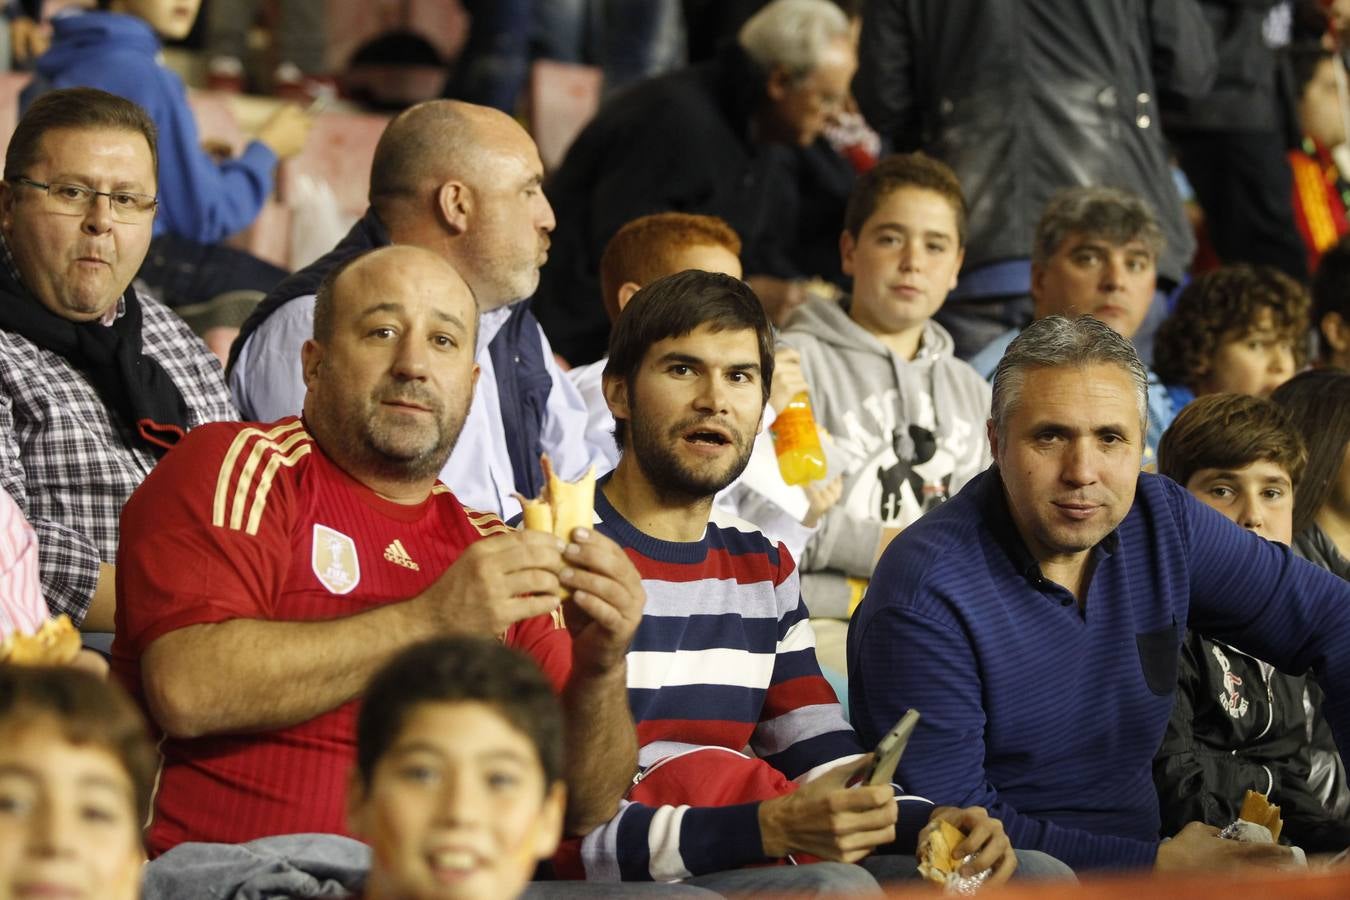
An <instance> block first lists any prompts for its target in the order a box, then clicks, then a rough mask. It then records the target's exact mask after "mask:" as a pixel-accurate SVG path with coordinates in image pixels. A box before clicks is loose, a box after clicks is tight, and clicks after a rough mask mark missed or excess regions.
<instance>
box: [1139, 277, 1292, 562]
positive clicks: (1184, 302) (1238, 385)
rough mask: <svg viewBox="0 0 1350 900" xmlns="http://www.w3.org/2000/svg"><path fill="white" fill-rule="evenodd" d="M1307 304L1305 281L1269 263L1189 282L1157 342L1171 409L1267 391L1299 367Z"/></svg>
mask: <svg viewBox="0 0 1350 900" xmlns="http://www.w3.org/2000/svg"><path fill="white" fill-rule="evenodd" d="M1308 306H1309V299H1308V292H1307V290H1306V289H1304V287H1303V285H1301V284H1299V283H1298V282H1297V281H1295V280H1294V279H1292V278H1290V277H1289V276H1288V275H1285V274H1284V273H1283V272H1281V271H1280V270H1278V269H1276V268H1273V267H1271V266H1248V265H1234V266H1224V267H1222V268H1219V269H1215V270H1213V271H1210V272H1206V273H1204V274H1203V275H1201V276H1199V277H1198V278H1196V279H1195V280H1194V281H1192V282H1191V283H1190V284H1188V285H1186V288H1185V289H1184V290H1183V291H1182V292H1181V296H1180V297H1179V298H1177V305H1176V308H1175V309H1173V310H1172V314H1171V315H1170V316H1168V317H1167V320H1166V321H1165V322H1163V324H1162V326H1161V327H1160V328H1159V329H1158V336H1157V339H1156V342H1155V344H1154V346H1155V347H1156V348H1157V351H1158V352H1157V359H1156V362H1155V363H1154V365H1153V371H1154V372H1155V373H1156V374H1157V376H1158V378H1159V380H1161V381H1162V383H1163V384H1164V385H1165V386H1166V390H1167V392H1168V394H1169V395H1170V396H1171V400H1172V407H1173V409H1175V410H1178V411H1180V410H1181V408H1182V407H1184V406H1185V405H1186V404H1187V403H1190V402H1191V401H1192V400H1194V399H1195V398H1196V397H1197V396H1200V395H1202V394H1220V393H1227V394H1251V395H1253V396H1257V397H1269V396H1270V393H1271V391H1273V390H1275V389H1276V388H1277V387H1279V386H1280V385H1282V384H1284V383H1285V382H1286V381H1288V380H1289V379H1290V378H1292V377H1293V375H1294V373H1295V372H1297V371H1298V370H1299V369H1301V368H1303V364H1304V356H1305V352H1306V347H1307V335H1308ZM1178 483H1180V484H1185V482H1178ZM1286 543H1288V542H1287V541H1286Z"/></svg>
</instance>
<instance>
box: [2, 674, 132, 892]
mask: <svg viewBox="0 0 1350 900" xmlns="http://www.w3.org/2000/svg"><path fill="white" fill-rule="evenodd" d="M157 762H158V760H157V757H156V754H155V749H154V746H153V745H152V744H151V742H150V738H149V736H148V735H147V733H146V729H145V723H144V721H143V720H142V719H141V716H140V713H139V712H137V710H136V707H135V706H134V705H133V704H132V702H131V699H130V698H129V697H127V696H126V694H124V693H123V692H122V690H121V689H120V688H118V687H117V686H116V685H115V684H111V683H109V682H106V681H104V680H102V679H101V678H98V677H97V676H95V675H92V674H89V673H87V672H81V671H77V670H75V669H69V668H23V667H17V666H0V897H7V898H8V897H13V898H16V900H19V898H37V897H62V898H68V900H79V898H89V900H94V898H97V900H135V898H136V897H138V896H139V895H140V886H141V868H142V865H143V864H144V862H145V851H144V849H143V848H142V846H141V823H142V822H143V821H145V817H146V815H147V814H148V812H149V809H150V793H151V790H152V786H153V784H154V778H155V769H156V765H157Z"/></svg>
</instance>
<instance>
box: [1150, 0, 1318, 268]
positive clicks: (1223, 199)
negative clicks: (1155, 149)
mask: <svg viewBox="0 0 1350 900" xmlns="http://www.w3.org/2000/svg"><path fill="white" fill-rule="evenodd" d="M1199 4H1200V7H1201V9H1202V10H1203V12H1204V15H1205V18H1206V20H1208V22H1209V31H1210V33H1211V34H1212V35H1213V37H1214V43H1215V49H1216V50H1217V53H1218V72H1217V76H1216V78H1215V81H1214V86H1213V89H1212V90H1211V91H1209V92H1208V93H1206V94H1204V95H1202V96H1197V97H1190V98H1187V101H1186V102H1179V103H1174V104H1168V105H1166V115H1165V117H1164V123H1165V125H1166V130H1167V136H1168V138H1170V139H1171V142H1172V146H1173V147H1174V148H1175V150H1176V154H1177V160H1178V161H1179V162H1180V164H1181V168H1182V170H1183V171H1184V172H1185V173H1186V178H1187V180H1188V181H1190V183H1191V187H1192V188H1193V189H1194V190H1195V195H1196V199H1197V200H1199V202H1200V206H1201V207H1202V208H1203V209H1204V211H1205V227H1206V229H1207V233H1208V235H1209V239H1210V241H1211V243H1213V245H1214V250H1215V252H1216V253H1217V254H1218V257H1219V259H1220V261H1222V262H1225V263H1239V262H1245V263H1254V264H1264V265H1271V266H1274V267H1275V268H1277V269H1279V270H1280V271H1282V272H1284V273H1285V274H1287V275H1289V276H1290V277H1292V278H1294V279H1297V280H1299V281H1307V279H1308V267H1307V263H1306V258H1307V257H1306V254H1305V253H1304V250H1303V247H1302V246H1301V244H1300V242H1299V240H1298V236H1297V231H1296V229H1295V227H1294V214H1293V208H1292V206H1291V201H1290V197H1291V195H1292V191H1291V178H1290V173H1289V162H1288V160H1287V159H1286V158H1285V148H1286V137H1285V134H1284V127H1283V117H1282V115H1281V96H1280V92H1281V85H1280V84H1279V82H1278V76H1277V72H1278V57H1277V55H1276V48H1278V47H1282V46H1284V45H1285V44H1287V43H1289V34H1290V26H1291V24H1292V15H1291V10H1290V6H1289V2H1288V0H1199Z"/></svg>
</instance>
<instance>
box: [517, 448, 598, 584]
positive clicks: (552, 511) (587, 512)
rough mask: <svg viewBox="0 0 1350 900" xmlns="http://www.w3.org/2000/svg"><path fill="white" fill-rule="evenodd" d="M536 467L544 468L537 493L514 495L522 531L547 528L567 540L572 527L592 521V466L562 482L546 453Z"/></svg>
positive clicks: (593, 511)
mask: <svg viewBox="0 0 1350 900" xmlns="http://www.w3.org/2000/svg"><path fill="white" fill-rule="evenodd" d="M539 466H540V468H542V469H543V470H544V489H543V491H542V492H541V493H540V496H538V497H536V498H534V499H529V498H527V497H520V496H519V495H517V498H518V499H519V500H520V507H521V519H522V520H523V522H524V524H525V530H526V531H547V532H549V533H550V534H553V535H556V536H557V537H560V538H562V539H563V540H564V541H570V540H571V539H572V531H573V529H576V528H590V527H591V526H592V525H593V524H595V469H594V467H592V468H589V469H587V470H586V474H585V475H583V476H581V478H579V479H577V480H576V481H564V480H562V479H561V478H559V477H558V474H557V473H556V472H554V471H553V463H552V462H551V461H550V460H549V458H548V454H547V453H545V454H544V455H542V456H541V457H539ZM564 599H566V597H564Z"/></svg>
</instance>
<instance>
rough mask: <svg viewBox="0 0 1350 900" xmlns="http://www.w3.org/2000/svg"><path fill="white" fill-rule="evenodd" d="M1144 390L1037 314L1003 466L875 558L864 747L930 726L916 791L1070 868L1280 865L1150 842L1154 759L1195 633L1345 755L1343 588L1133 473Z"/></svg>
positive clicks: (1179, 840)
mask: <svg viewBox="0 0 1350 900" xmlns="http://www.w3.org/2000/svg"><path fill="white" fill-rule="evenodd" d="M1146 391H1147V376H1146V374H1145V369H1144V367H1143V365H1142V363H1141V362H1140V361H1139V358H1138V355H1137V354H1136V353H1135V351H1134V349H1133V347H1132V346H1131V345H1130V343H1129V342H1128V341H1127V340H1126V339H1125V338H1123V337H1121V336H1120V335H1119V334H1118V333H1117V332H1115V331H1113V330H1112V329H1111V328H1110V327H1108V326H1107V325H1105V324H1103V323H1102V322H1100V321H1098V320H1097V319H1094V318H1092V317H1090V316H1083V317H1081V318H1078V319H1066V318H1063V317H1061V316H1050V317H1047V318H1045V319H1041V320H1039V321H1037V322H1035V323H1033V324H1032V325H1031V326H1030V327H1029V328H1027V330H1025V331H1024V332H1022V334H1021V336H1020V337H1018V339H1017V340H1016V341H1014V342H1013V344H1012V345H1011V346H1010V347H1009V348H1008V352H1007V354H1006V355H1005V356H1004V357H1003V360H1002V362H1001V363H1000V364H999V367H998V371H997V373H996V374H995V377H994V396H993V410H992V415H991V418H990V421H989V427H988V432H989V434H988V437H989V442H990V447H991V450H992V452H993V456H994V461H995V462H994V465H993V466H992V467H991V468H989V469H988V470H986V471H985V472H984V473H983V474H981V475H979V476H977V477H976V478H975V479H974V480H973V481H971V482H970V483H969V484H968V485H967V486H966V487H965V489H964V490H962V491H961V492H960V494H958V495H957V496H956V497H955V498H954V499H953V500H951V501H949V502H948V503H947V504H945V505H944V506H942V507H941V508H939V509H937V510H934V511H933V512H932V513H930V514H929V515H927V516H925V517H923V518H922V519H920V520H919V521H918V522H916V523H915V524H914V525H911V526H910V527H909V528H908V529H906V530H905V532H904V533H903V534H901V535H900V537H899V538H897V539H896V540H895V541H894V542H893V543H892V544H891V546H890V547H889V548H888V549H887V551H886V553H885V555H884V556H883V557H882V559H881V562H880V564H879V565H878V567H877V570H876V573H875V575H874V576H873V578H872V581H871V586H870V588H869V590H868V593H867V596H866V598H865V599H864V600H863V603H862V605H861V606H860V607H859V609H858V611H857V613H856V614H855V616H854V618H853V622H852V624H851V626H850V629H849V644H848V650H849V674H850V676H851V677H850V682H849V689H850V702H851V708H852V712H853V719H852V721H853V724H854V726H855V727H856V728H857V729H858V732H859V735H860V736H861V737H862V739H863V742H864V744H866V743H868V742H870V741H873V740H875V739H876V738H877V737H878V736H879V735H880V734H882V733H884V730H885V729H886V728H889V727H890V724H891V723H892V722H893V721H895V718H896V717H897V716H898V715H899V714H900V713H902V712H903V711H904V710H905V709H906V707H914V708H915V709H918V710H919V711H920V712H921V713H922V714H923V719H922V721H921V722H920V723H919V727H918V729H917V731H916V732H915V734H914V738H913V740H912V741H911V742H910V745H909V749H908V750H907V751H906V753H905V756H904V758H903V760H902V761H901V764H900V773H899V774H900V779H901V781H902V782H903V783H904V784H905V786H906V788H907V789H909V790H911V791H914V792H916V793H919V794H922V795H923V796H926V797H929V798H930V799H932V800H933V801H934V802H936V803H943V804H952V805H957V806H969V805H978V806H983V807H985V808H987V809H988V810H989V812H990V814H991V815H993V816H995V817H997V818H999V819H1000V820H1002V821H1003V823H1004V826H1005V828H1006V829H1007V831H1008V835H1009V837H1010V838H1011V839H1012V841H1013V844H1014V845H1015V846H1018V847H1026V848H1034V849H1037V850H1042V851H1045V852H1047V853H1050V854H1051V855H1053V856H1055V857H1058V858H1059V859H1061V860H1063V861H1065V862H1067V863H1068V864H1069V865H1071V866H1072V867H1073V868H1074V869H1075V870H1080V869H1094V868H1097V869H1101V868H1131V867H1135V868H1137V867H1146V866H1154V867H1156V868H1158V869H1181V868H1214V867H1224V866H1228V865H1233V864H1236V863H1239V862H1241V863H1266V864H1274V865H1278V864H1281V863H1285V862H1287V861H1288V860H1289V858H1290V855H1289V851H1288V850H1287V849H1286V848H1281V847H1277V846H1273V845H1254V844H1240V843H1237V842H1234V841H1225V840H1220V839H1218V838H1217V837H1216V836H1215V835H1216V833H1217V829H1216V828H1213V827H1211V826H1207V825H1203V824H1200V823H1194V822H1193V823H1191V824H1189V825H1187V826H1186V827H1185V828H1183V829H1182V830H1181V831H1180V832H1179V833H1178V834H1177V835H1176V836H1175V837H1174V838H1173V839H1172V840H1170V841H1166V842H1163V843H1160V842H1159V815H1158V799H1157V795H1156V793H1155V791H1154V787H1153V783H1152V778H1151V763H1152V758H1153V754H1154V752H1155V751H1156V750H1157V748H1158V745H1159V743H1160V741H1161V739H1162V735H1163V731H1164V729H1165V727H1166V725H1167V719H1168V715H1169V713H1170V712H1171V708H1172V695H1173V690H1174V688H1175V682H1176V677H1177V660H1178V650H1179V647H1180V643H1181V639H1182V636H1183V635H1184V633H1185V630H1186V627H1187V625H1188V624H1189V625H1190V626H1191V627H1192V628H1194V629H1196V630H1198V631H1201V632H1203V633H1205V634H1209V635H1213V636H1215V637H1218V638H1219V639H1221V640H1223V641H1224V642H1226V643H1229V644H1232V645H1233V646H1235V647H1238V648H1240V649H1242V650H1243V651H1244V652H1248V653H1251V654H1252V655H1254V656H1256V657H1258V658H1260V659H1265V660H1269V661H1271V662H1272V663H1274V664H1275V665H1276V666H1277V667H1279V668H1280V669H1281V670H1283V671H1287V672H1306V671H1309V670H1311V671H1312V672H1313V674H1314V675H1315V676H1316V677H1317V678H1318V680H1319V681H1320V682H1321V684H1322V685H1323V686H1324V687H1325V689H1326V693H1327V702H1326V707H1325V710H1326V715H1327V718H1328V720H1329V721H1330V722H1331V724H1332V727H1333V729H1334V730H1335V732H1336V735H1337V740H1338V743H1339V744H1340V745H1341V746H1343V747H1344V746H1350V743H1348V742H1350V585H1347V584H1346V583H1345V582H1343V581H1341V580H1340V579H1338V578H1336V577H1335V576H1333V575H1331V574H1329V573H1327V572H1325V571H1323V570H1320V569H1317V568H1316V567H1314V566H1312V565H1310V564H1307V563H1305V562H1304V561H1302V560H1300V559H1297V558H1296V557H1294V556H1293V555H1292V554H1291V553H1290V552H1289V550H1288V548H1286V547H1283V546H1280V545H1277V544H1273V543H1269V542H1267V541H1264V540H1262V539H1261V538H1259V537H1257V536H1255V535H1252V534H1249V533H1246V532H1244V531H1243V530H1242V529H1240V528H1238V527H1236V526H1234V525H1233V523H1232V522H1229V521H1228V520H1227V519H1225V518H1224V517H1223V516H1221V515H1219V514H1218V513H1216V512H1215V511H1214V510H1212V509H1210V508H1209V507H1207V506H1205V505H1203V504H1202V503H1200V502H1199V501H1197V500H1195V499H1194V498H1193V497H1191V496H1190V495H1189V494H1188V493H1187V492H1186V491H1185V490H1184V489H1183V488H1181V487H1180V486H1178V485H1176V484H1174V483H1173V482H1171V481H1169V480H1168V479H1165V478H1162V477H1159V476H1155V475H1149V474H1141V473H1140V472H1139V461H1140V454H1141V447H1142V437H1141V436H1142V434H1143V432H1144V429H1145V427H1146V423H1147V396H1146Z"/></svg>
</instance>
